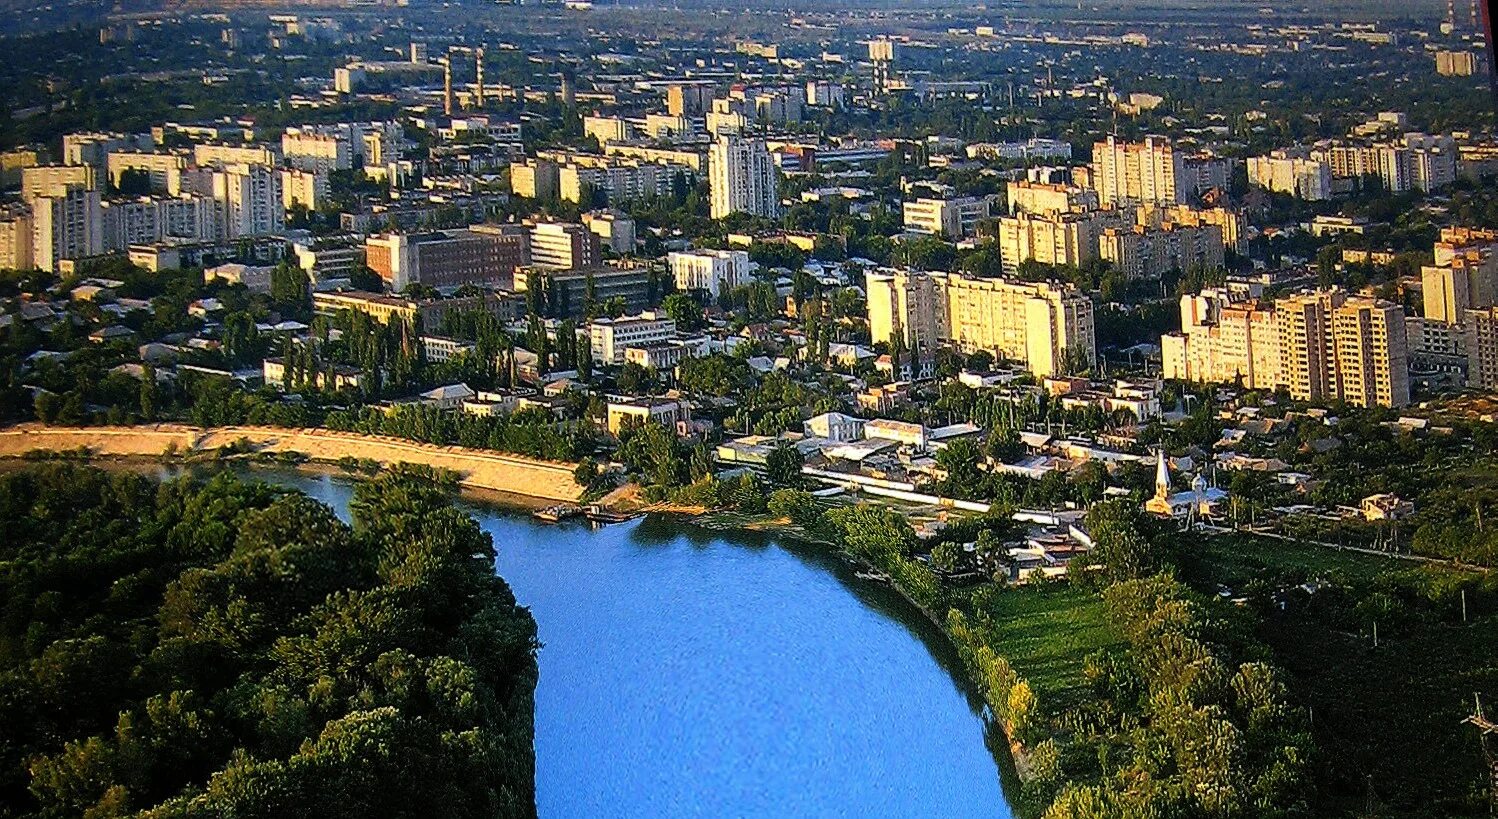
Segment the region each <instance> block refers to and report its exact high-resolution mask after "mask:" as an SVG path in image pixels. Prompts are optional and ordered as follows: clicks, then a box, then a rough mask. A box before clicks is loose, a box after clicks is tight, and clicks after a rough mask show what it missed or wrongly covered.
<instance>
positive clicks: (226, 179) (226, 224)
mask: <svg viewBox="0 0 1498 819" xmlns="http://www.w3.org/2000/svg"><path fill="white" fill-rule="evenodd" d="M212 185H213V198H214V199H215V200H217V201H218V219H217V226H218V230H219V237H220V238H223V239H236V238H238V237H240V236H259V235H262V234H266V233H279V232H281V231H282V230H285V229H286V210H285V205H284V201H283V200H284V198H285V197H284V194H283V193H282V190H281V174H280V172H279V170H278V169H276V168H272V167H269V166H267V165H225V166H224V167H222V168H219V169H217V170H215V171H213V172H212Z"/></svg>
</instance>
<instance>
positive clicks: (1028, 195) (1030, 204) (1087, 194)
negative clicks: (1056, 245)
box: [1008, 181, 1098, 215]
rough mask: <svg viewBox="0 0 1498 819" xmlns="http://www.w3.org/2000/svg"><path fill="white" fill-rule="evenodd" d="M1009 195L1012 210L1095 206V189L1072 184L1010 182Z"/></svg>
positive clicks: (1050, 210) (1068, 210) (1063, 210)
mask: <svg viewBox="0 0 1498 819" xmlns="http://www.w3.org/2000/svg"><path fill="white" fill-rule="evenodd" d="M1008 199H1009V213H1011V214H1020V213H1030V214H1035V215H1046V214H1055V213H1087V212H1088V211H1094V210H1097V208H1098V195H1097V191H1095V190H1092V189H1091V188H1080V187H1076V186H1074V185H1049V184H1046V183H1044V182H1024V181H1020V182H1010V183H1009V189H1008Z"/></svg>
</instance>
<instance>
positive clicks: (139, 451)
mask: <svg viewBox="0 0 1498 819" xmlns="http://www.w3.org/2000/svg"><path fill="white" fill-rule="evenodd" d="M241 439H245V440H248V441H249V442H250V445H251V446H252V447H253V448H254V449H255V450H256V451H259V452H271V453H277V452H300V453H302V454H303V455H306V456H307V457H309V458H311V459H312V460H314V461H325V462H336V461H338V460H339V459H341V458H347V457H352V458H359V459H367V460H372V461H378V462H379V463H381V464H382V465H385V466H390V465H392V464H396V463H413V464H424V465H426V466H432V467H436V468H438V469H447V470H451V471H453V472H456V473H457V474H458V475H459V480H460V482H461V483H462V484H463V485H464V486H469V487H473V488H476V489H491V490H494V491H498V492H509V493H512V494H516V495H527V496H530V497H534V498H542V499H545V500H556V501H576V500H577V499H578V498H579V497H581V496H582V493H583V489H582V487H580V486H578V485H577V482H576V481H575V480H573V478H572V471H573V469H574V468H575V466H576V465H575V464H568V463H556V462H551V461H538V460H532V459H529V458H521V457H517V456H514V455H501V454H499V453H495V452H487V451H484V450H477V449H465V448H463V447H457V446H436V445H434V444H419V443H415V442H412V441H406V440H402V439H399V438H387V437H383V436H375V435H359V434H357V433H352V432H334V431H332V430H325V429H282V428H280V427H249V426H246V427H218V428H214V429H207V430H204V429H200V428H198V427H190V426H182V425H177V424H156V425H142V426H133V427H49V426H44V425H41V424H20V425H17V426H13V427H6V428H4V429H0V458H3V457H10V458H18V457H21V456H23V455H25V454H26V453H27V452H31V451H35V450H47V451H53V452H63V451H68V450H76V449H79V448H87V449H88V450H89V451H90V452H92V453H93V454H95V455H104V456H124V457H161V456H163V455H171V454H185V453H190V452H205V451H212V450H215V449H218V448H220V447H223V446H227V445H229V444H232V443H235V442H236V441H239V440H241Z"/></svg>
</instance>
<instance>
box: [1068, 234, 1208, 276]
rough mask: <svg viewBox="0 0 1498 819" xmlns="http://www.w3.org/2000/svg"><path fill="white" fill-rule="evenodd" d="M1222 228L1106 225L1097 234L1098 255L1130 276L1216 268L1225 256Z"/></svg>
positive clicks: (1160, 274) (1115, 268) (1161, 274)
mask: <svg viewBox="0 0 1498 819" xmlns="http://www.w3.org/2000/svg"><path fill="white" fill-rule="evenodd" d="M1223 251H1224V245H1223V241H1222V228H1220V227H1218V226H1217V225H1201V226H1199V227H1194V226H1187V225H1178V224H1173V223H1168V222H1167V223H1166V224H1164V225H1162V226H1160V227H1152V226H1147V225H1133V226H1130V227H1124V228H1107V229H1105V230H1103V232H1102V233H1101V234H1099V235H1098V256H1099V257H1100V258H1102V259H1103V260H1105V261H1107V262H1109V263H1111V264H1112V265H1113V269H1114V270H1117V271H1119V272H1121V273H1123V274H1124V275H1125V276H1128V277H1129V278H1131V279H1141V278H1151V279H1154V278H1159V277H1161V276H1163V275H1164V274H1166V273H1169V272H1170V271H1172V270H1178V271H1182V272H1185V271H1189V270H1193V269H1201V270H1216V269H1217V268H1220V267H1222V264H1223V256H1224V252H1223Z"/></svg>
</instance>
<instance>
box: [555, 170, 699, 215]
mask: <svg viewBox="0 0 1498 819" xmlns="http://www.w3.org/2000/svg"><path fill="white" fill-rule="evenodd" d="M678 175H681V177H682V178H684V179H690V178H691V172H690V171H689V170H688V169H687V168H685V167H682V166H672V165H656V164H651V163H643V162H637V161H634V160H619V159H616V160H610V161H607V162H604V163H601V164H596V165H594V164H589V165H582V164H577V163H572V162H569V163H567V164H565V165H561V166H559V167H558V169H557V192H558V195H559V196H560V197H561V199H562V201H564V202H581V203H583V204H585V205H586V204H589V203H590V202H591V201H592V196H591V194H600V193H601V194H603V196H604V198H605V199H606V200H607V201H608V202H609V203H610V204H614V205H617V204H621V203H625V202H632V201H634V200H637V199H646V198H649V197H653V196H669V195H670V194H671V192H672V189H673V186H674V185H675V184H676V179H677V178H678Z"/></svg>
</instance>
